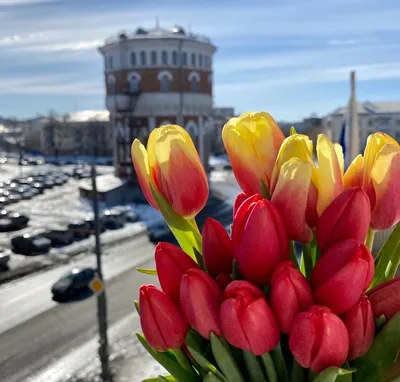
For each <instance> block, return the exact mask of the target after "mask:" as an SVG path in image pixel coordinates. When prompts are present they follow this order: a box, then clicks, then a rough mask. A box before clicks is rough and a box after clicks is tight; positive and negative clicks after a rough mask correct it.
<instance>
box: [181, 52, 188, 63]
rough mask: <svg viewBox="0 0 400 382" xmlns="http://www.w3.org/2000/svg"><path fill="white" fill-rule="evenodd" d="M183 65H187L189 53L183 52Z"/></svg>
mask: <svg viewBox="0 0 400 382" xmlns="http://www.w3.org/2000/svg"><path fill="white" fill-rule="evenodd" d="M182 66H187V53H186V52H182Z"/></svg>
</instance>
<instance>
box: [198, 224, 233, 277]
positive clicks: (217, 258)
mask: <svg viewBox="0 0 400 382" xmlns="http://www.w3.org/2000/svg"><path fill="white" fill-rule="evenodd" d="M201 233H202V236H203V259H204V265H205V266H206V268H207V271H208V273H209V274H210V275H211V276H218V275H219V274H220V273H225V274H227V275H230V274H231V273H232V260H233V249H232V243H231V239H230V237H229V235H228V233H227V232H226V231H225V228H224V226H223V225H222V224H221V223H219V222H218V221H217V220H215V219H212V218H207V219H206V221H205V223H204V225H203V228H202V231H201Z"/></svg>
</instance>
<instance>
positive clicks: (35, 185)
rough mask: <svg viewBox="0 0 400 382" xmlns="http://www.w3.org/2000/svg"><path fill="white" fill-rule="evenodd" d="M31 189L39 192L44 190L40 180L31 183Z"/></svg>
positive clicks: (41, 192)
mask: <svg viewBox="0 0 400 382" xmlns="http://www.w3.org/2000/svg"><path fill="white" fill-rule="evenodd" d="M32 189H34V190H37V191H38V193H39V194H43V191H44V186H43V183H40V182H35V183H32Z"/></svg>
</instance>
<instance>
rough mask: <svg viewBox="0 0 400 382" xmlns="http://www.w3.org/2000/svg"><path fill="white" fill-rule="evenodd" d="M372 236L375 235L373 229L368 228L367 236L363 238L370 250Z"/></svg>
mask: <svg viewBox="0 0 400 382" xmlns="http://www.w3.org/2000/svg"><path fill="white" fill-rule="evenodd" d="M374 237H375V231H374V230H373V229H372V228H370V229H369V230H368V234H367V238H366V240H365V245H366V246H367V247H368V248H369V250H370V251H371V252H372V246H373V245H374Z"/></svg>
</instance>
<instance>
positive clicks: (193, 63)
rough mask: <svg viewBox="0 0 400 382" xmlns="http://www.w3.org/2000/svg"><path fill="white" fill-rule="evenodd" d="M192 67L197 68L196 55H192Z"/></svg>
mask: <svg viewBox="0 0 400 382" xmlns="http://www.w3.org/2000/svg"><path fill="white" fill-rule="evenodd" d="M192 66H193V67H194V68H195V67H196V53H192Z"/></svg>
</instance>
